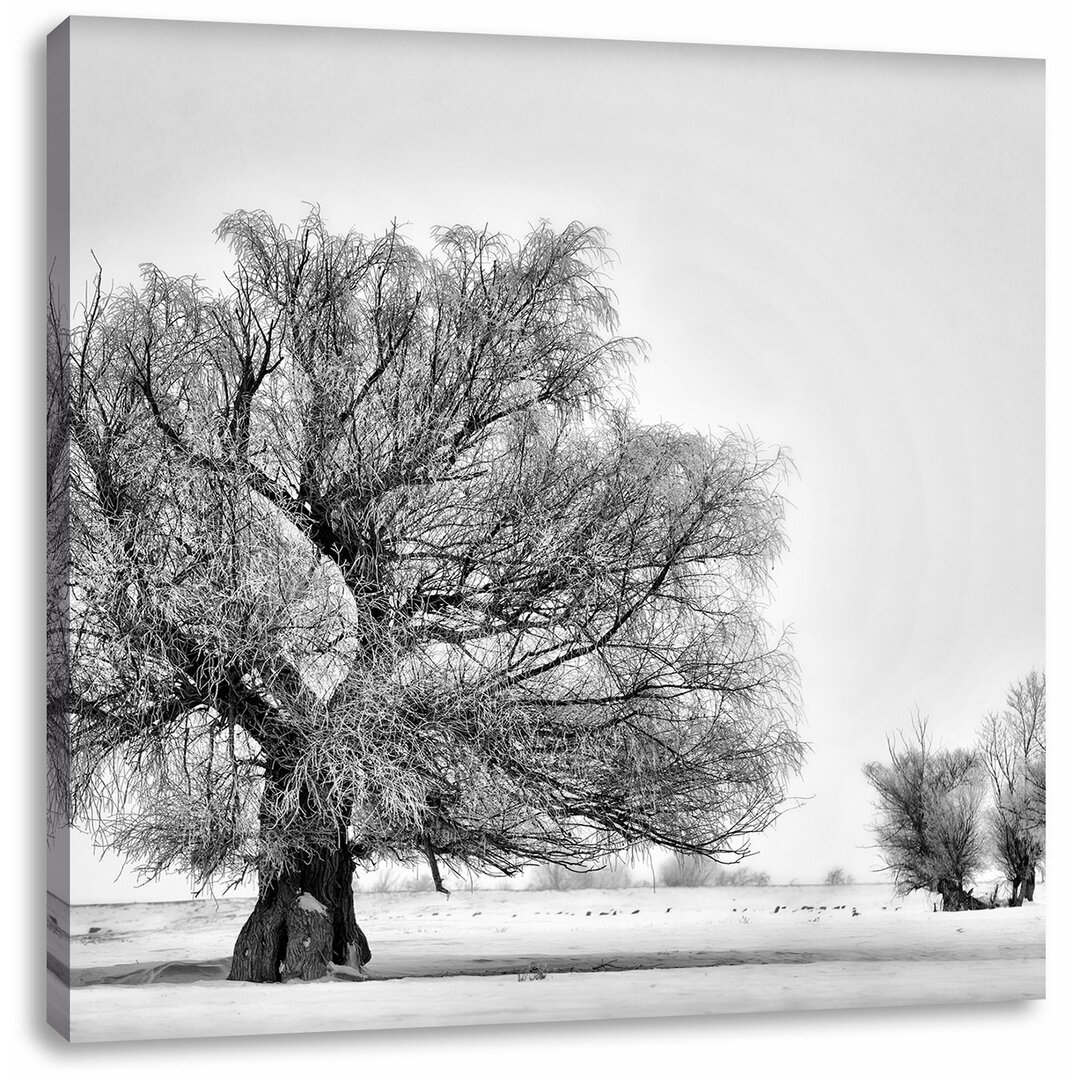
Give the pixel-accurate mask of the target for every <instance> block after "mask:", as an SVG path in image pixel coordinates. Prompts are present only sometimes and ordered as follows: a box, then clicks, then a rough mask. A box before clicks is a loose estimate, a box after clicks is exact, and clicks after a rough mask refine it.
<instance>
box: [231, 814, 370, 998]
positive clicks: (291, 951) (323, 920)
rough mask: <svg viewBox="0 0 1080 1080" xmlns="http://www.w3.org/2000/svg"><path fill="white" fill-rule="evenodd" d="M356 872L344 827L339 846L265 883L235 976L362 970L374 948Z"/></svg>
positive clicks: (267, 978)
mask: <svg viewBox="0 0 1080 1080" xmlns="http://www.w3.org/2000/svg"><path fill="white" fill-rule="evenodd" d="M352 876H353V859H352V854H351V852H350V851H349V849H348V845H347V843H346V838H345V829H344V827H342V828H341V829H340V830H339V838H338V844H337V846H336V847H335V848H331V849H327V850H324V851H322V852H319V853H317V854H316V855H314V856H311V857H309V858H307V859H306V860H304V861H303V862H301V863H300V864H299V865H298V866H297V867H296V868H295V869H292V870H290V871H288V872H286V873H284V874H281V875H279V876H278V877H275V878H272V879H271V880H270V881H269V882H268V883H267V884H266V885H265V887H263V886H262V884H261V883H260V890H259V898H258V900H257V901H256V902H255V908H254V910H253V911H252V912H251V914H250V915H249V916H248V918H247V921H246V922H245V923H244V925H243V928H242V929H241V930H240V934H239V936H238V937H237V939H236V945H235V946H234V948H233V957H232V966H231V968H230V970H229V978H230V979H232V980H234V981H246V982H281V981H282V980H283V979H284V978H300V979H318V978H321V977H322V976H324V975H326V974H327V972H328V971H329V969H330V964H331V963H334V964H340V965H342V966H346V967H351V968H355V969H356V970H357V971H359V970H360V968H362V967H363V966H364V964H366V963H367V962H368V961H369V960H370V959H371V949H370V948H369V947H368V943H367V938H366V937H365V936H364V932H363V931H362V930H361V929H360V926H359V925H358V923H357V921H356V910H355V907H354V904H353V891H352ZM311 901H314V903H312V902H311ZM305 942H306V943H305Z"/></svg>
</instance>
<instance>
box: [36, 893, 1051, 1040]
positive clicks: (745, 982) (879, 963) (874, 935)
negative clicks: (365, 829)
mask: <svg viewBox="0 0 1080 1080" xmlns="http://www.w3.org/2000/svg"><path fill="white" fill-rule="evenodd" d="M1038 894H1039V895H1037V899H1036V902H1035V903H1034V904H1025V905H1024V906H1023V907H1021V908H998V909H994V910H989V911H975V912H960V913H955V914H954V913H940V912H934V911H932V909H931V904H930V902H929V899H928V898H927V897H926V895H925V894H913V895H912V896H909V897H906V898H898V897H895V896H894V895H893V894H892V891H891V889H890V888H889V887H888V886H881V885H854V886H836V887H829V886H824V885H821V886H773V887H759V888H731V887H713V888H696V889H695V888H667V889H664V888H658V889H656V890H655V891H654V890H652V889H650V888H637V889H619V890H579V891H568V892H541V891H537V892H528V891H505V892H499V891H477V892H475V893H472V892H468V891H461V892H455V893H454V894H453V895H452V896H450V897H449V898H446V897H442V896H437V895H433V894H415V893H388V894H359V895H358V896H357V902H356V906H357V917H358V919H359V921H360V924H361V926H362V927H363V928H364V931H365V933H366V934H367V936H368V938H369V940H370V943H371V947H372V952H373V954H374V955H373V959H372V961H371V963H370V964H368V965H367V967H366V968H365V969H364V975H365V976H366V978H363V979H362V980H359V981H358V980H357V978H356V977H355V973H354V972H349V971H348V970H344V969H338V970H336V971H335V972H334V973H332V974H331V975H329V976H328V977H327V978H326V979H325V980H321V981H319V982H315V983H295V982H294V983H288V984H275V985H260V984H253V983H236V982H228V981H227V980H226V979H225V975H226V974H227V972H228V966H229V956H230V953H231V950H232V945H233V942H234V940H235V938H236V935H237V933H238V932H239V930H240V927H241V925H242V924H243V922H244V920H245V919H246V917H247V915H248V912H249V910H250V907H251V904H252V901H251V900H250V899H248V898H244V899H228V900H220V901H215V900H203V901H188V902H180V903H157V904H121V905H87V906H80V907H74V908H70V909H68V908H66V907H65V906H64V905H62V904H61V903H59V902H58V901H55V900H54V899H53V898H51V897H50V914H51V915H53V916H54V917H55V918H56V919H57V921H56V922H55V923H52V922H51V923H50V940H51V942H52V943H55V942H57V941H58V940H59V938H60V935H62V932H63V929H64V928H65V927H67V928H68V929H69V933H70V950H71V952H70V982H71V986H72V989H71V992H70V1013H71V1038H72V1040H73V1041H80V1042H82V1041H104V1040H121V1039H163V1038H180V1037H195V1036H210V1035H249V1034H274V1033H280V1034H284V1033H296V1032H304V1031H312V1032H314V1031H340V1030H353V1029H368V1028H397V1027H432V1026H443V1025H462V1024H497V1023H521V1022H526V1021H545V1020H597V1019H609V1018H619V1017H659V1016H687V1015H695V1014H704V1013H742V1012H776V1011H787V1010H798V1009H834V1008H850V1007H857V1006H888V1005H934V1004H972V1003H979V1002H993V1001H1009V1000H1016V999H1022V998H1041V997H1044V996H1045V954H1046V950H1045V913H1046V907H1045V887H1044V886H1040V887H1039V890H1038ZM854 912H858V914H854ZM69 920H70V921H69ZM54 952H56V953H57V955H59V956H62V955H63V950H54ZM56 966H57V965H55V964H54V965H53V967H54V968H55V967H56ZM61 966H62V965H61ZM350 976H351V977H350ZM527 976H528V977H527ZM48 977H49V980H50V992H51V993H57V992H60V993H62V992H64V990H63V983H62V980H61V977H60V975H58V974H57V972H56V971H55V970H50V972H49V976H48Z"/></svg>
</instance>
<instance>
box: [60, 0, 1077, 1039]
mask: <svg viewBox="0 0 1080 1080" xmlns="http://www.w3.org/2000/svg"><path fill="white" fill-rule="evenodd" d="M48 79H49V85H48V124H49V130H48V153H49V163H48V171H49V175H48V185H49V190H48V208H47V209H48V219H49V220H48V234H49V235H48V248H49V251H48V258H49V280H48V283H47V284H48V289H47V295H48V309H47V313H46V316H47V317H46V320H45V323H46V328H47V335H46V336H47V349H46V358H45V361H46V362H45V363H44V364H42V368H45V367H46V366H47V376H48V377H47V390H46V406H47V410H48V417H47V446H46V447H45V452H44V456H45V459H46V460H45V469H44V470H43V472H44V474H45V477H44V479H45V487H46V498H47V512H48V521H47V532H46V537H45V539H46V542H47V553H46V558H47V570H48V588H47V603H46V620H45V621H46V631H47V650H46V652H47V655H46V661H47V683H48V685H47V710H46V716H45V723H46V728H47V730H46V731H45V733H44V735H45V740H44V741H46V743H47V753H46V755H45V758H46V761H47V767H48V796H49V797H48V806H47V815H46V816H47V842H48V895H47V912H46V924H47V933H48V955H47V980H48V982H47V990H48V1010H49V1012H48V1017H49V1023H50V1024H51V1025H52V1026H53V1027H55V1028H56V1029H57V1030H59V1031H60V1032H61V1034H63V1035H64V1036H66V1037H67V1038H68V1039H70V1040H71V1041H72V1042H80V1043H84V1042H117V1041H133V1040H161V1039H179V1038H200V1037H207V1036H263V1035H280V1034H305V1033H314V1032H347V1031H359V1030H363V1031H372V1030H382V1029H412V1028H432V1027H455V1026H476V1025H505V1024H522V1023H541V1022H550V1021H575V1020H576V1021H582V1020H584V1021H607V1020H628V1019H629V1020H636V1019H645V1018H650V1019H651V1018H660V1017H686V1016H701V1015H708V1016H720V1015H725V1014H756V1013H788V1012H803V1013H805V1012H813V1011H822V1010H836V1009H870V1008H878V1009H880V1008H882V1007H889V1006H937V1005H941V1006H956V1005H967V1006H975V1005H984V1004H989V1003H1000V1002H1012V1001H1025V1000H1032V999H1041V998H1043V997H1044V996H1045V993H1046V952H1047V950H1046V922H1047V912H1048V906H1049V899H1048V898H1049V895H1050V892H1051V891H1052V890H1054V885H1055V882H1054V880H1053V879H1052V877H1051V875H1050V874H1049V871H1048V858H1049V856H1048V845H1047V839H1046V835H1047V811H1046V742H1047V741H1046V723H1047V716H1046V714H1047V695H1048V690H1047V680H1046V669H1047V640H1046V639H1047V631H1046V562H1047V555H1046V541H1047V535H1046V533H1047V529H1046V521H1047V507H1046V498H1047V496H1046V491H1047V485H1046V476H1047V451H1046V434H1047V424H1046V386H1047V383H1046V332H1045V320H1046V300H1045V293H1046V263H1045V258H1046V241H1047V234H1046V227H1045V211H1046V202H1045V185H1046V138H1045V104H1046V101H1045V97H1046V95H1045V65H1044V63H1043V61H1042V60H1039V59H1032V58H1026V57H1010V56H987V55H981V56H978V55H968V56H963V55H951V54H943V53H942V54H934V53H913V52H912V53H903V52H872V51H845V50H840V49H811V48H782V47H764V46H750V45H737V44H732V45H717V44H694V43H677V42H666V41H643V40H636V41H630V40H615V39H611V40H602V39H597V38H589V39H586V38H572V37H542V36H536V37H525V36H511V35H499V34H481V33H440V32H421V31H405V30H401V31H394V30H377V29H371V30H364V29H355V28H352V29H346V28H332V27H315V26H307V27H305V26H298V25H293V26H286V25H258V24H255V23H250V24H239V23H225V22H221V23H212V22H198V21H173V20H167V19H127V18H105V17H87V16H75V17H72V18H70V19H68V20H66V21H65V22H63V23H62V24H61V25H60V26H58V27H57V28H56V29H55V30H54V31H53V32H52V34H51V35H50V37H49V42H48ZM45 291H46V290H45V289H44V288H43V289H42V292H43V293H44V292H45ZM1064 674H1066V673H1064V672H1062V671H1061V669H1060V668H1055V669H1053V670H1052V671H1051V675H1052V676H1053V678H1052V681H1051V687H1050V697H1051V699H1052V700H1055V701H1056V697H1055V695H1056V682H1055V681H1054V680H1056V679H1057V678H1058V677H1060V676H1062V675H1064ZM1051 711H1054V714H1055V716H1056V715H1058V714H1057V712H1056V710H1054V709H1052V710H1051ZM1054 722H1055V723H1056V721H1054ZM1055 750H1056V747H1055ZM1055 760H1056V759H1055ZM1052 771H1053V770H1052ZM1060 835H1061V834H1060V833H1055V834H1054V839H1055V840H1057V838H1058V836H1060ZM1058 850H1059V848H1058V846H1057V844H1056V843H1055V845H1054V853H1055V854H1054V858H1055V860H1056V859H1057V858H1058ZM1064 857H1065V858H1066V859H1068V858H1069V855H1068V852H1065V853H1064ZM1057 884H1058V885H1059V889H1057V890H1054V891H1055V903H1058V902H1061V903H1063V904H1064V905H1067V904H1068V903H1069V900H1070V898H1069V897H1068V895H1067V893H1066V891H1065V890H1063V889H1061V888H1060V885H1061V882H1060V880H1059V881H1057Z"/></svg>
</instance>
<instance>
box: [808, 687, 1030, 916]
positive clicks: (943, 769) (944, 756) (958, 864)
mask: <svg viewBox="0 0 1080 1080" xmlns="http://www.w3.org/2000/svg"><path fill="white" fill-rule="evenodd" d="M1045 699H1046V677H1045V675H1043V674H1038V673H1036V672H1031V673H1030V674H1029V675H1028V676H1026V677H1025V678H1024V679H1023V680H1021V681H1020V682H1018V683H1015V684H1014V685H1013V686H1012V687H1010V689H1009V692H1008V698H1007V705H1006V709H1005V711H1004V712H1003V713H1000V714H999V713H996V712H994V713H990V714H989V715H988V716H987V717H986V719H985V720H984V722H983V726H982V729H981V731H980V735H979V742H978V745H977V746H976V747H975V748H972V749H967V748H964V749H939V748H935V747H934V746H933V745H932V741H931V738H930V734H929V728H928V724H927V721H926V720H925V719H924V718H922V717H919V716H916V718H915V720H914V722H913V725H912V734H911V735H910V736H904V735H903V734H900V735H898V736H896V737H895V738H894V739H890V740H889V743H888V750H889V757H888V761H886V762H871V763H870V764H868V765H866V766H864V768H863V772H864V774H865V776H866V778H867V780H869V782H870V785H871V786H872V787H873V789H874V792H875V795H876V809H877V811H878V816H877V819H876V821H875V822H874V824H873V826H872V828H873V832H874V836H875V838H876V840H877V844H878V846H879V847H880V848H881V851H882V853H883V855H884V859H885V868H886V869H888V870H890V871H891V872H892V874H893V877H894V880H895V882H896V887H897V889H898V890H899V891H900V892H901V893H908V892H911V891H913V890H915V889H927V890H929V891H930V892H934V893H940V895H941V908H942V910H943V911H958V910H963V909H967V908H973V907H982V906H985V905H984V904H983V903H982V902H980V901H978V900H976V899H975V898H974V896H973V895H972V893H971V891H970V885H971V884H972V882H973V881H974V878H975V875H976V874H977V873H978V872H979V871H981V870H983V869H984V868H985V867H987V866H988V865H990V864H992V865H994V866H996V867H997V869H998V870H1000V871H1001V872H1002V873H1003V874H1004V875H1005V876H1006V878H1007V879H1008V880H1009V881H1010V882H1011V884H1012V897H1011V900H1010V903H1011V904H1013V905H1018V904H1020V903H1022V902H1023V901H1024V900H1025V899H1027V900H1031V899H1033V898H1034V894H1035V873H1036V870H1037V869H1038V867H1039V866H1040V865H1042V864H1043V860H1044V857H1045V832H1046V736H1045V730H1046V708H1045ZM833 873H838V871H833V872H832V873H830V875H829V878H828V879H827V881H828V883H830V884H832V883H833V882H832V880H831V879H832V876H833Z"/></svg>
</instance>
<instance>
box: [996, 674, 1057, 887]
mask: <svg viewBox="0 0 1080 1080" xmlns="http://www.w3.org/2000/svg"><path fill="white" fill-rule="evenodd" d="M979 744H980V749H981V752H982V759H983V763H984V765H985V767H986V775H987V780H988V782H989V785H990V791H991V796H992V798H991V807H990V810H989V815H988V837H987V840H988V844H989V848H990V853H991V855H992V857H993V859H994V862H995V863H996V864H997V865H998V867H999V868H1000V869H1001V871H1002V872H1003V873H1004V875H1005V877H1006V878H1007V879H1008V881H1009V882H1010V884H1011V885H1012V896H1011V898H1010V903H1011V904H1013V905H1019V904H1021V903H1023V901H1024V900H1032V899H1033V898H1034V896H1035V874H1036V871H1037V870H1038V868H1039V867H1040V866H1041V865H1042V864H1043V862H1044V859H1045V857H1046V676H1045V675H1044V674H1042V673H1038V672H1034V671H1032V672H1030V673H1029V674H1028V675H1027V676H1026V677H1025V678H1024V679H1023V680H1022V681H1020V682H1018V683H1016V684H1014V685H1013V686H1012V687H1010V688H1009V695H1008V698H1007V701H1006V706H1005V711H1004V712H1002V713H997V712H992V713H990V714H989V715H988V716H987V717H986V719H985V720H984V721H983V727H982V731H981V732H980V740H979Z"/></svg>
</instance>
